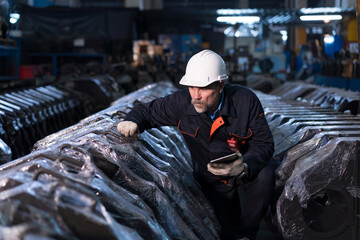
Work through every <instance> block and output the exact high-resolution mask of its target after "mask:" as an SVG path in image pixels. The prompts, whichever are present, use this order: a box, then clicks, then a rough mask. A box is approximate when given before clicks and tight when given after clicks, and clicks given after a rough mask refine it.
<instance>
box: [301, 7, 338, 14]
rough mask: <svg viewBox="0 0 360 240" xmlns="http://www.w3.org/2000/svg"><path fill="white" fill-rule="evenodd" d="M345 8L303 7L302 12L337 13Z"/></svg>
mask: <svg viewBox="0 0 360 240" xmlns="http://www.w3.org/2000/svg"><path fill="white" fill-rule="evenodd" d="M342 10H343V9H342V8H339V7H319V8H301V9H300V12H301V13H303V14H314V13H336V12H341V11H342Z"/></svg>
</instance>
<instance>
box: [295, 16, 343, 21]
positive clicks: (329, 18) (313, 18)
mask: <svg viewBox="0 0 360 240" xmlns="http://www.w3.org/2000/svg"><path fill="white" fill-rule="evenodd" d="M300 19H301V21H332V20H341V19H342V16H341V15H302V16H300Z"/></svg>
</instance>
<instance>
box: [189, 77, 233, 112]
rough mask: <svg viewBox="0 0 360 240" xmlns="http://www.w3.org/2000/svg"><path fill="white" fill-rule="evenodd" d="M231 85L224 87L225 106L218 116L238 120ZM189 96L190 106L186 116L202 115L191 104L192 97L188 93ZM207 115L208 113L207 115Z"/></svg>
mask: <svg viewBox="0 0 360 240" xmlns="http://www.w3.org/2000/svg"><path fill="white" fill-rule="evenodd" d="M230 88H231V85H228V84H225V87H224V103H223V106H222V107H221V110H220V113H219V115H218V116H230V117H234V118H236V116H237V115H236V111H235V106H234V104H233V101H232V98H231V93H230V91H231V89H230ZM188 96H189V98H190V101H189V102H190V104H189V107H188V109H187V110H186V114H187V115H200V113H198V112H197V111H196V110H195V108H194V106H193V105H192V104H191V96H190V94H189V92H188ZM205 114H207V113H205Z"/></svg>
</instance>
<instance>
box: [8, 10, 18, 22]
mask: <svg viewBox="0 0 360 240" xmlns="http://www.w3.org/2000/svg"><path fill="white" fill-rule="evenodd" d="M19 19H20V14H19V13H10V20H9V21H10V23H11V24H15V23H16V22H17V21H18V20H19Z"/></svg>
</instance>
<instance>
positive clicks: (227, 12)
mask: <svg viewBox="0 0 360 240" xmlns="http://www.w3.org/2000/svg"><path fill="white" fill-rule="evenodd" d="M258 12H259V10H258V9H250V8H248V9H218V10H216V13H217V14H219V15H241V14H256V13H258Z"/></svg>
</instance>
